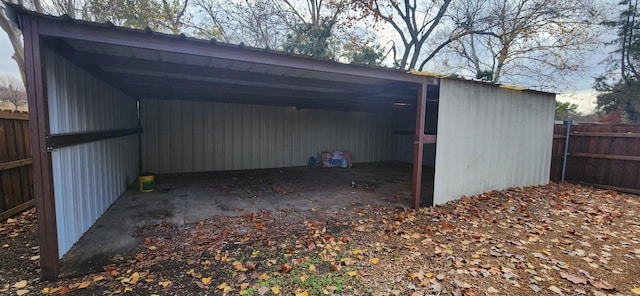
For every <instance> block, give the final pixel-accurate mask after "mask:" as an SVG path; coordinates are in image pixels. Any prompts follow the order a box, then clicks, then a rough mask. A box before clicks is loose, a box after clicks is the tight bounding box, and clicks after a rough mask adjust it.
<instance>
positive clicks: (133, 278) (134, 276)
mask: <svg viewBox="0 0 640 296" xmlns="http://www.w3.org/2000/svg"><path fill="white" fill-rule="evenodd" d="M138 279H140V274H139V273H137V272H134V273H133V274H131V276H130V277H129V283H130V284H132V285H133V284H135V283H137V282H138Z"/></svg>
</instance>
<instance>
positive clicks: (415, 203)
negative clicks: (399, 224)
mask: <svg viewBox="0 0 640 296" xmlns="http://www.w3.org/2000/svg"><path fill="white" fill-rule="evenodd" d="M426 108H427V79H424V80H423V81H422V84H421V86H420V89H419V90H418V99H417V104H416V134H415V141H414V142H413V144H414V149H413V186H412V188H413V191H412V192H411V206H412V207H413V208H414V209H416V210H417V209H419V208H420V192H421V190H422V157H423V153H424V123H425V115H426Z"/></svg>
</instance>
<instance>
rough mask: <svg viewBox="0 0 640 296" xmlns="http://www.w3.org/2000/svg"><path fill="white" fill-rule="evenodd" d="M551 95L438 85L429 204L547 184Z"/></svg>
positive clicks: (449, 83)
mask: <svg viewBox="0 0 640 296" xmlns="http://www.w3.org/2000/svg"><path fill="white" fill-rule="evenodd" d="M554 110H555V96H554V95H552V94H546V93H539V92H532V91H515V90H509V89H503V88H499V87H497V86H494V85H488V84H487V85H485V84H481V83H472V82H465V81H459V80H448V79H443V80H441V84H440V107H439V110H438V112H439V116H438V117H439V121H438V140H437V144H436V145H437V148H436V149H437V151H436V168H435V184H434V203H435V204H441V203H445V202H447V201H450V200H454V199H457V198H460V196H462V195H472V194H477V193H481V192H485V191H490V190H500V189H505V188H509V187H514V186H529V185H541V184H547V183H548V182H549V170H550V166H551V161H550V159H551V143H552V141H553V120H554Z"/></svg>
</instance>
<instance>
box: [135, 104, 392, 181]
mask: <svg viewBox="0 0 640 296" xmlns="http://www.w3.org/2000/svg"><path fill="white" fill-rule="evenodd" d="M140 112H141V114H140V117H141V120H142V126H143V128H144V133H143V140H142V147H143V149H142V150H143V161H142V166H143V170H146V171H149V172H153V173H178V172H202V171H217V170H238V169H256V168H273V167H286V166H301V165H306V164H307V160H308V158H309V156H316V154H317V153H318V152H321V151H333V150H349V151H351V153H352V154H353V160H354V162H369V161H386V160H393V159H394V158H395V149H396V145H395V139H394V135H393V126H394V124H393V123H394V122H393V116H392V115H390V114H372V113H363V112H338V111H322V110H297V109H296V108H295V107H277V106H262V105H246V104H242V105H241V104H226V103H213V102H202V101H180V100H143V101H142V102H141V107H140Z"/></svg>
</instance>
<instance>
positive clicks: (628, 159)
mask: <svg viewBox="0 0 640 296" xmlns="http://www.w3.org/2000/svg"><path fill="white" fill-rule="evenodd" d="M570 132H571V133H570V135H569V149H568V156H567V167H566V173H565V180H567V181H571V182H581V183H585V184H588V185H593V186H598V187H602V188H609V189H614V190H619V191H624V192H630V193H635V194H640V125H608V124H607V125H605V124H579V125H572V126H571V130H570ZM565 134H566V126H565V125H562V124H557V125H556V126H555V129H554V135H553V152H552V159H551V180H553V181H560V180H561V176H562V156H563V152H564V143H565Z"/></svg>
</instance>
